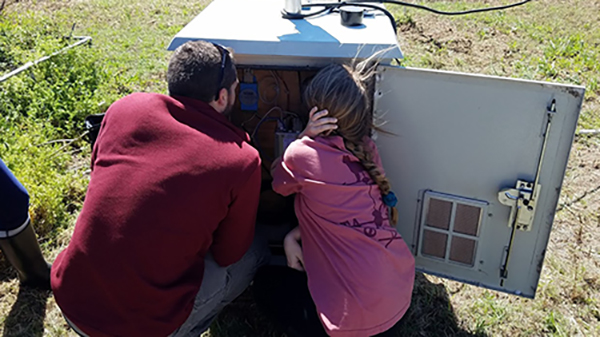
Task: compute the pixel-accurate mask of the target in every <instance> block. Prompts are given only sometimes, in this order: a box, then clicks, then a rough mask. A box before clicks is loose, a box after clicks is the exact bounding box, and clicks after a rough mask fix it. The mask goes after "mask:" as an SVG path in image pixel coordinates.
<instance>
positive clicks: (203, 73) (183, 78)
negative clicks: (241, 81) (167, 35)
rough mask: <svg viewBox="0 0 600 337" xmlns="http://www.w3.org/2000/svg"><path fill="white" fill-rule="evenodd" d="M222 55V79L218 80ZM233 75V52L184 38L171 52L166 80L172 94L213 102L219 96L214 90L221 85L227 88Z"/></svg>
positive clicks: (234, 72)
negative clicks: (182, 42)
mask: <svg viewBox="0 0 600 337" xmlns="http://www.w3.org/2000/svg"><path fill="white" fill-rule="evenodd" d="M223 54H225V55H223ZM223 57H225V69H224V72H223V79H222V80H221V83H217V82H219V77H220V76H221V75H220V73H221V61H222V59H223ZM236 79H237V74H236V71H235V63H234V60H233V59H232V54H231V53H230V52H226V51H225V50H223V51H221V50H219V48H217V47H216V46H215V45H214V44H212V43H210V42H206V41H189V42H186V43H185V44H183V45H181V46H179V48H177V49H176V50H175V51H174V52H173V55H172V56H171V59H170V60H169V68H168V70H167V82H168V84H169V95H171V96H185V97H190V98H195V99H198V100H201V101H203V102H207V103H208V102H212V101H214V100H215V99H217V98H218V97H215V96H216V95H215V94H216V93H217V92H219V91H220V89H222V88H225V89H227V90H229V88H230V87H231V85H232V84H233V83H234V82H235V81H236Z"/></svg>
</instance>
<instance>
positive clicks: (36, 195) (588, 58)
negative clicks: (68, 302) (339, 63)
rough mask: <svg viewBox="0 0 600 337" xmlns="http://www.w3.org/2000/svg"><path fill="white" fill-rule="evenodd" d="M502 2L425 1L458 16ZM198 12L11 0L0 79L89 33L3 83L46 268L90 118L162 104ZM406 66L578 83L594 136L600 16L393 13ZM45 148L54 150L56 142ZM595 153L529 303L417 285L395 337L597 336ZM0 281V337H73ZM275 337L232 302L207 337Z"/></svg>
mask: <svg viewBox="0 0 600 337" xmlns="http://www.w3.org/2000/svg"><path fill="white" fill-rule="evenodd" d="M500 2H502V1H497V2H496V1H489V0H485V1H484V0H480V1H477V0H470V1H459V2H456V1H433V0H423V1H421V3H423V4H427V5H429V6H432V7H435V8H438V9H442V10H461V9H465V8H473V7H481V6H487V5H488V4H492V3H494V4H496V3H500ZM206 3H207V2H206V1H187V0H183V1H179V2H167V1H165V0H157V1H142V0H140V1H130V2H123V1H117V0H88V1H76V0H69V1H60V2H59V1H31V0H20V1H11V0H8V1H7V4H6V6H5V8H4V10H3V11H2V13H1V14H0V15H1V17H0V73H5V72H7V71H8V70H9V69H14V67H16V66H18V65H20V64H23V63H25V62H27V61H30V60H33V59H35V58H37V57H39V56H41V55H44V54H47V53H49V52H52V51H54V50H57V49H59V48H60V47H62V46H64V45H66V44H67V43H69V40H68V39H65V38H64V36H68V35H69V34H70V33H71V28H72V26H73V24H75V29H74V31H73V33H74V34H75V35H91V36H92V37H93V43H92V46H91V47H79V48H77V49H76V50H73V51H72V52H69V53H67V54H65V55H61V56H59V57H56V58H54V59H53V60H52V61H49V62H48V63H44V64H42V65H40V66H38V67H36V68H34V69H32V70H31V71H27V72H25V73H23V74H21V75H19V76H17V77H14V78H12V79H11V80H9V81H7V82H5V83H2V84H1V85H0V90H1V91H0V157H2V158H3V159H4V160H5V162H7V163H9V165H10V167H11V169H13V170H14V172H15V173H16V175H17V176H18V177H19V179H21V180H22V181H23V183H24V185H25V186H26V187H27V188H28V190H29V191H30V192H31V195H32V218H33V220H34V221H33V222H34V224H35V228H36V231H37V232H38V234H39V236H40V240H41V242H42V246H43V249H44V251H45V254H46V255H47V256H48V258H49V260H53V259H54V257H55V256H56V254H57V252H58V251H60V250H61V249H62V248H64V247H65V246H66V244H67V243H68V241H69V238H70V235H71V233H72V230H73V224H74V220H75V218H76V216H77V213H78V211H79V210H80V208H81V204H82V200H83V197H84V195H85V188H86V184H87V175H86V171H87V167H88V163H89V147H88V145H87V144H86V143H85V142H83V141H82V139H80V138H79V137H80V136H81V134H82V132H83V130H82V128H81V121H82V119H83V117H85V116H86V115H87V114H90V113H94V112H100V111H104V110H105V109H106V108H107V107H108V106H109V105H110V104H111V103H112V102H113V101H115V100H116V99H118V98H120V97H122V96H123V95H126V94H128V93H131V92H135V91H154V92H161V93H164V92H166V85H165V81H164V75H165V70H166V65H167V60H168V57H169V55H170V53H169V52H167V51H166V46H167V44H168V42H169V40H170V38H171V37H172V36H173V35H174V34H175V33H176V32H178V31H179V30H180V29H181V28H182V27H183V25H185V24H186V23H187V22H189V21H190V20H191V19H192V18H193V17H194V16H195V15H197V14H198V13H199V12H200V11H201V10H202V8H203V7H204V6H205V5H206ZM389 8H390V9H391V11H392V12H393V13H394V15H395V17H396V18H397V21H398V24H399V31H398V39H399V41H400V45H401V47H402V49H403V52H404V54H405V55H406V58H405V60H404V61H403V63H404V64H405V65H408V66H413V67H426V68H435V69H444V70H453V71H462V72H475V73H484V74H491V75H499V76H508V77H519V78H527V79H536V80H543V81H557V82H564V83H574V84H581V85H585V86H586V87H587V92H586V97H585V101H584V104H583V107H582V113H581V118H580V121H579V128H580V129H598V128H600V102H599V96H600V86H599V83H600V43H598V41H600V22H599V21H598V19H597V15H598V13H600V4H599V3H598V2H597V1H596V2H593V1H581V0H572V1H569V2H566V1H561V0H537V1H534V2H531V3H529V4H528V5H526V6H524V7H519V8H514V9H511V10H507V11H504V12H494V13H483V14H475V15H468V16H462V17H441V16H436V15H433V14H429V13H426V12H422V11H417V10H414V9H405V8H402V7H397V6H390V7H389ZM55 140H62V141H58V142H53V141H55ZM599 153H600V144H599V142H598V139H597V138H595V137H593V136H592V137H583V136H582V137H578V138H577V140H576V143H575V144H574V145H573V149H572V153H571V158H570V161H569V166H568V171H567V175H566V177H565V183H564V188H563V191H562V193H561V199H560V205H559V211H558V212H557V216H556V219H555V222H554V228H553V232H552V235H551V242H550V245H549V247H548V252H547V254H546V260H545V264H544V268H543V272H542V276H541V279H540V284H539V288H538V293H537V296H536V299H535V300H528V299H522V298H518V297H514V296H510V295H504V294H500V293H496V292H492V291H489V290H485V289H480V288H476V287H473V286H469V285H464V284H460V283H456V282H452V281H447V280H442V279H439V278H436V277H432V276H427V275H418V277H417V283H416V287H415V292H414V296H413V303H412V306H411V309H410V310H409V312H408V313H407V315H406V317H405V318H404V319H403V322H402V325H401V329H402V332H403V333H402V335H403V336H512V335H518V336H594V335H600V248H599V247H600V245H598V242H600V198H599V197H598V190H600V155H599ZM0 271H2V272H1V273H0V274H1V275H0V331H2V332H3V335H4V336H42V335H43V336H72V335H73V334H72V332H69V331H68V329H67V327H66V324H65V323H64V321H63V319H62V317H61V315H60V311H59V310H58V308H57V307H56V304H55V302H54V300H53V298H52V296H51V295H50V294H47V293H40V292H35V291H30V290H26V289H24V290H21V291H19V287H18V282H17V281H16V279H15V275H14V273H12V272H11V271H10V270H9V269H8V268H5V267H1V268H0ZM281 335H282V334H281V333H279V332H277V331H276V330H275V329H274V328H273V327H272V326H271V324H270V323H269V322H268V321H267V320H266V319H265V318H264V317H262V316H261V315H260V314H259V313H257V311H256V308H255V306H254V304H253V302H252V300H251V299H250V298H248V297H247V296H243V297H242V298H241V299H240V300H239V301H237V302H236V303H234V305H232V306H230V307H228V308H227V309H226V310H225V311H224V312H223V313H222V314H221V316H220V317H219V319H218V320H217V321H216V322H215V323H214V324H213V326H212V328H211V330H210V332H208V333H206V334H205V337H208V336H212V337H217V336H218V337H225V336H265V337H266V336H270V337H276V336H281Z"/></svg>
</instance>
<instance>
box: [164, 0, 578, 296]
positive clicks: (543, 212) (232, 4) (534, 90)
mask: <svg viewBox="0 0 600 337" xmlns="http://www.w3.org/2000/svg"><path fill="white" fill-rule="evenodd" d="M282 7H283V1H277V0H216V1H214V2H213V3H211V4H210V5H209V6H208V7H207V8H206V9H205V10H204V11H203V12H202V13H201V14H200V15H198V16H197V17H196V18H195V19H194V20H193V21H192V22H190V23H189V24H188V25H187V26H186V27H185V28H183V29H182V30H181V31H180V32H179V33H178V34H177V35H176V36H175V37H174V38H173V40H172V42H171V45H170V46H169V49H171V50H173V49H175V48H176V47H178V46H179V45H181V44H182V43H184V42H185V41H188V40H195V39H204V40H209V41H212V42H217V43H221V44H223V45H226V46H228V47H232V48H233V49H234V51H235V54H236V60H237V64H238V67H239V68H240V71H241V70H242V69H252V70H254V71H260V70H261V69H262V70H265V69H266V70H269V69H270V70H276V71H285V70H288V71H289V70H293V71H298V72H308V71H313V72H314V71H315V70H316V69H318V68H319V67H322V66H325V65H326V64H328V63H330V62H345V61H349V60H351V59H353V58H358V59H361V58H366V57H368V56H369V55H371V54H372V53H374V52H376V51H380V50H386V52H385V53H383V54H382V59H381V65H380V66H379V68H378V72H377V77H376V83H375V92H374V97H373V109H374V114H375V115H376V116H378V117H380V118H382V119H383V120H385V121H386V124H385V126H384V128H385V130H387V131H389V132H391V133H393V135H387V134H378V135H376V142H377V144H378V147H379V150H380V154H381V157H382V160H383V164H384V169H385V170H386V173H387V175H388V176H389V178H390V180H391V182H392V185H393V186H394V190H395V191H396V194H397V196H398V209H399V213H400V219H399V224H398V226H397V228H398V232H399V233H400V234H401V235H402V237H403V238H404V240H405V241H406V242H407V244H408V245H409V246H410V247H411V248H412V251H413V254H414V255H415V257H416V263H417V268H418V269H419V270H421V271H423V272H426V273H430V274H435V275H438V276H442V277H447V278H451V279H454V280H458V281H462V282H467V283H471V284H475V285H478V286H483V287H487V288H491V289H495V290H499V291H503V292H508V293H512V294H516V295H520V296H526V297H534V296H535V291H536V288H537V284H538V280H539V277H540V272H541V269H542V264H543V260H544V254H545V251H546V246H547V244H548V239H549V236H550V231H551V228H552V222H553V218H554V214H555V209H556V205H557V202H558V198H559V194H560V189H561V185H562V181H563V177H564V174H565V169H566V165H567V160H568V156H569V152H570V148H571V144H572V142H573V137H574V133H575V128H576V125H577V119H578V115H579V110H580V108H581V103H582V100H583V95H584V88H582V87H579V86H572V85H561V84H553V83H546V82H535V81H525V80H518V79H508V78H501V77H491V76H482V75H472V74H462V73H456V72H446V71H435V70H427V69H408V68H400V67H394V66H391V61H392V60H393V59H395V58H401V57H402V53H401V51H400V48H399V47H398V45H397V40H396V36H395V34H394V32H393V31H392V30H391V29H390V23H389V21H388V19H387V18H386V17H385V16H379V15H371V16H367V17H365V18H364V20H363V22H364V25H363V26H362V27H359V28H349V27H344V26H342V25H341V24H340V23H339V17H338V16H337V14H329V15H325V16H319V17H314V18H310V19H306V20H286V19H283V18H281V14H280V10H281V8H282ZM290 90H291V89H290ZM297 90H300V88H297ZM390 239H393V238H390Z"/></svg>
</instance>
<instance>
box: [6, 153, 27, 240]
mask: <svg viewBox="0 0 600 337" xmlns="http://www.w3.org/2000/svg"><path fill="white" fill-rule="evenodd" d="M28 212H29V194H28V193H27V190H25V187H23V185H21V183H20V182H19V181H18V180H17V178H15V176H14V175H13V174H12V172H11V171H10V170H9V169H8V167H6V165H5V164H4V162H3V161H2V159H0V239H5V238H10V237H13V236H16V235H17V234H19V233H20V232H21V231H23V229H25V227H27V224H28V223H29V213H28Z"/></svg>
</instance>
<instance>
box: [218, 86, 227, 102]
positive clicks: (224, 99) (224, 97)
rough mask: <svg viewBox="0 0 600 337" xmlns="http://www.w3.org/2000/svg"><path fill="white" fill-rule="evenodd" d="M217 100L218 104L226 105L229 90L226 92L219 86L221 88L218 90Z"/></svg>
mask: <svg viewBox="0 0 600 337" xmlns="http://www.w3.org/2000/svg"><path fill="white" fill-rule="evenodd" d="M217 101H218V104H219V105H224V106H227V103H228V102H229V92H227V89H225V88H221V90H219V97H218V99H217Z"/></svg>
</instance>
